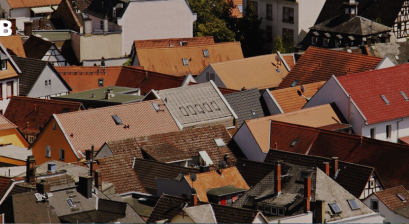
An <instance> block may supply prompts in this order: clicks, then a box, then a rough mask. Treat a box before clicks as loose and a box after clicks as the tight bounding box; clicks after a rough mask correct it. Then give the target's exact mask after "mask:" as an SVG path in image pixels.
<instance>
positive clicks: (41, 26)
mask: <svg viewBox="0 0 409 224" xmlns="http://www.w3.org/2000/svg"><path fill="white" fill-rule="evenodd" d="M38 23H39V26H40V29H41V30H43V29H44V19H43V18H41V19H40V20H39V21H38Z"/></svg>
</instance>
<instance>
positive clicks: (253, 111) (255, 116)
mask: <svg viewBox="0 0 409 224" xmlns="http://www.w3.org/2000/svg"><path fill="white" fill-rule="evenodd" d="M251 114H252V115H253V118H258V116H257V114H256V111H255V110H251Z"/></svg>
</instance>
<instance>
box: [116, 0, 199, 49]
mask: <svg viewBox="0 0 409 224" xmlns="http://www.w3.org/2000/svg"><path fill="white" fill-rule="evenodd" d="M195 20H196V15H193V14H192V11H191V10H190V8H189V6H188V5H187V3H186V1H184V0H158V1H131V2H130V3H129V5H128V7H127V8H126V11H125V13H124V15H123V17H122V18H120V19H118V25H121V26H122V34H123V36H122V38H123V44H122V54H123V55H124V54H125V53H127V54H129V53H130V52H131V49H132V44H133V41H134V40H148V39H164V38H181V37H193V22H194V21H195Z"/></svg>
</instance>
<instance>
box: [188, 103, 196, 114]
mask: <svg viewBox="0 0 409 224" xmlns="http://www.w3.org/2000/svg"><path fill="white" fill-rule="evenodd" d="M187 109H188V110H189V112H190V113H191V114H192V115H196V114H197V113H196V111H195V109H193V107H192V106H191V105H189V106H187Z"/></svg>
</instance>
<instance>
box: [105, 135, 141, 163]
mask: <svg viewBox="0 0 409 224" xmlns="http://www.w3.org/2000/svg"><path fill="white" fill-rule="evenodd" d="M106 144H107V145H108V147H109V148H110V149H111V152H112V154H114V156H125V157H126V158H125V159H126V160H127V162H128V163H129V164H131V165H132V164H133V159H134V157H136V158H137V159H143V156H142V151H141V148H140V147H139V145H138V143H137V142H136V139H135V138H127V139H121V140H115V141H107V142H106Z"/></svg>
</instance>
